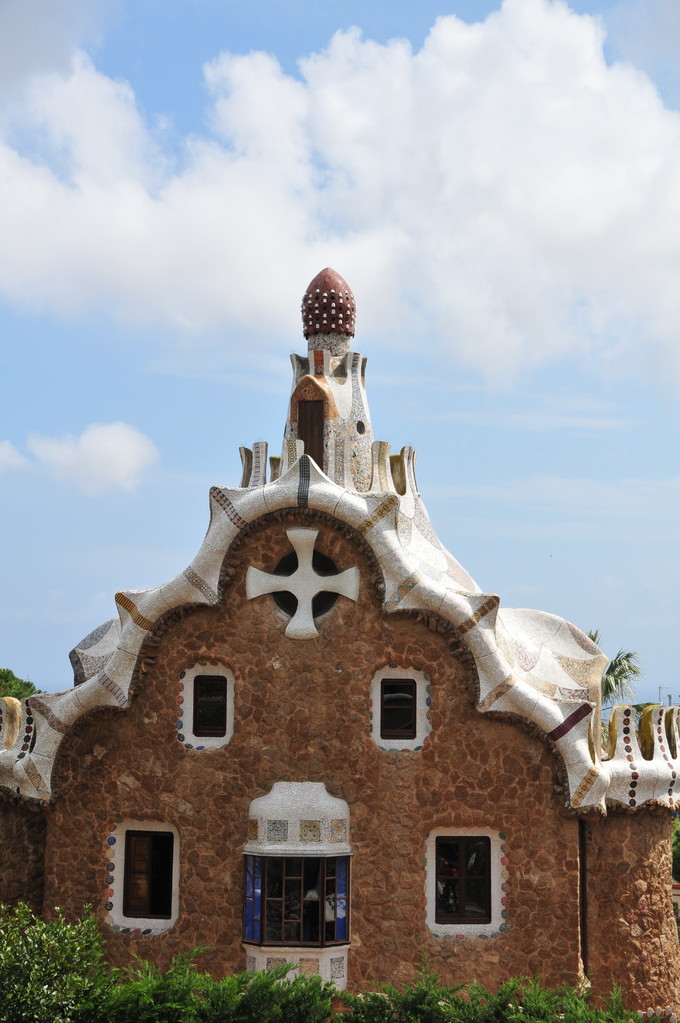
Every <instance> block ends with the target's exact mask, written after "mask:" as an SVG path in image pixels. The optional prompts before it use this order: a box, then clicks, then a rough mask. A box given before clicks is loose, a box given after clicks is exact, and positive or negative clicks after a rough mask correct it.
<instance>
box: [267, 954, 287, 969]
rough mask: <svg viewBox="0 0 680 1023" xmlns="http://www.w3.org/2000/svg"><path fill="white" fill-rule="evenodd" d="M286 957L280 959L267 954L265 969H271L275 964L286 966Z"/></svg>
mask: <svg viewBox="0 0 680 1023" xmlns="http://www.w3.org/2000/svg"><path fill="white" fill-rule="evenodd" d="M287 963H288V960H287V959H280V958H278V957H276V956H267V969H268V970H273V969H274V967H275V966H286V964H287Z"/></svg>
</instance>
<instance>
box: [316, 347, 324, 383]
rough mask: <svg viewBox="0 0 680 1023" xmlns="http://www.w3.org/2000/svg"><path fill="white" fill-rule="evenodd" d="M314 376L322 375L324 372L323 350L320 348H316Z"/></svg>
mask: <svg viewBox="0 0 680 1023" xmlns="http://www.w3.org/2000/svg"><path fill="white" fill-rule="evenodd" d="M313 354H314V376H317V377H322V376H323V375H324V372H323V352H322V351H319V349H317V348H315V349H314V353H313Z"/></svg>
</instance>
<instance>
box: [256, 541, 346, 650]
mask: <svg viewBox="0 0 680 1023" xmlns="http://www.w3.org/2000/svg"><path fill="white" fill-rule="evenodd" d="M318 535H319V531H318V529H287V530H286V536H287V537H288V539H289V540H290V542H291V544H292V547H293V550H294V551H295V553H296V555H297V560H298V566H297V568H296V569H295V571H294V572H293V574H292V575H286V576H282V575H270V574H269V572H262V571H260V569H259V568H253V566H252V565H251V566H250V568H249V569H248V571H247V572H246V597H247V598H248V600H252V599H253V598H254V597H262V596H264V594H265V593H279V592H281V591H282V590H285V591H287V592H288V593H292V594H293V596H294V597H297V610H296V612H295V614H294V615H293V617H292V618H291V620H290V621H289V622H288V625H287V627H286V636H288V637H289V639H314V637H315V636H318V632H317V630H316V626H315V624H314V615H313V614H312V600H313V599H314V597H315V596H316V595H317V593H321V592H323V591H325V592H330V593H339V594H340V595H341V596H343V597H348V598H349V600H356V599H357V598H358V596H359V569H358V568H348V569H347V570H346V571H344V572H339V573H338V574H337V575H330V576H329V575H319V574H318V573H317V572H315V571H314V567H313V566H312V557H313V556H314V546H315V544H316V538H317V536H318Z"/></svg>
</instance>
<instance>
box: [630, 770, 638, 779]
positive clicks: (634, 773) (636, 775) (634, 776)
mask: <svg viewBox="0 0 680 1023" xmlns="http://www.w3.org/2000/svg"><path fill="white" fill-rule="evenodd" d="M639 777H640V775H639V774H638V772H637V771H633V773H632V774H631V778H639Z"/></svg>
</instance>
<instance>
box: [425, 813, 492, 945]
mask: <svg viewBox="0 0 680 1023" xmlns="http://www.w3.org/2000/svg"><path fill="white" fill-rule="evenodd" d="M477 836H479V837H480V838H488V839H490V843H491V852H490V855H491V921H490V923H488V924H479V923H469V924H468V923H453V924H440V923H437V921H436V920H435V902H436V885H437V881H436V848H437V839H438V838H446V837H451V838H476V837H477ZM507 852H508V846H507V841H506V835H505V834H504V832H502V831H494V830H492V829H490V828H463V827H460V825H458V824H452V825H451V826H449V827H444V828H433V829H432V831H431V832H430V833H429V835H428V836H427V838H426V839H425V923H426V925H427V927H428V930H430V931H431V932H432V933H433V934H434V935H435V937H437V938H458V939H459V940H460V939H464V938H490V937H493V936H495V935H497V934H502V933H503V932H505V931H506V930H507V929H508V924H507V916H508V912H507V909H506V904H507V897H506V891H507V888H508V884H507V881H508V870H507V865H508V858H507Z"/></svg>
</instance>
